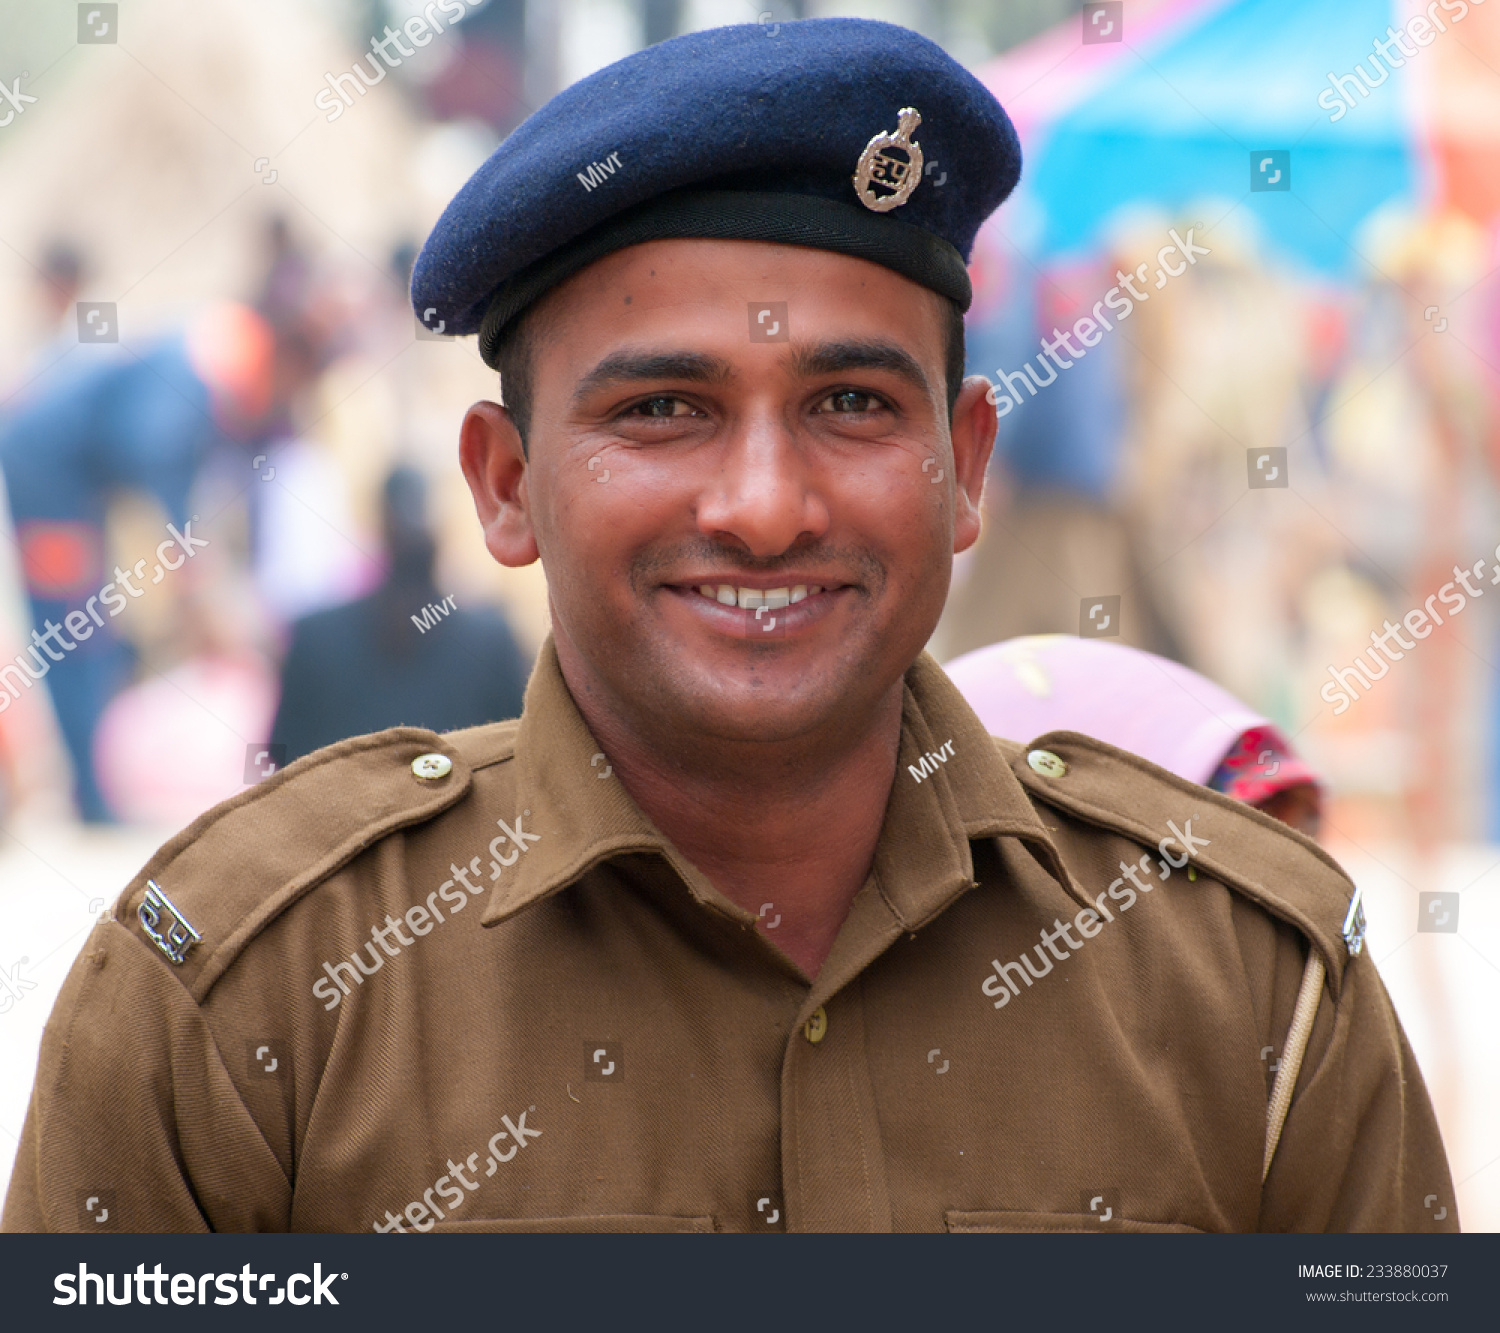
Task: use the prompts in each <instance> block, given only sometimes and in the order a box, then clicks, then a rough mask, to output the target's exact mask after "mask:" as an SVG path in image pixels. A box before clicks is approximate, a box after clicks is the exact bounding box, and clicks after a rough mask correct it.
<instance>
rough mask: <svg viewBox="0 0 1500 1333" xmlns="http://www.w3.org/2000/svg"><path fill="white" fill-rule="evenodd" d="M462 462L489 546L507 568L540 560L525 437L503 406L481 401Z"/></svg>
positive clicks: (464, 434) (462, 445)
mask: <svg viewBox="0 0 1500 1333" xmlns="http://www.w3.org/2000/svg"><path fill="white" fill-rule="evenodd" d="M458 461H459V464H460V466H461V467H462V468H463V470H464V480H465V481H467V482H468V483H469V493H470V494H471V495H473V497H474V509H475V511H476V512H477V513H478V515H479V523H480V526H481V527H482V528H483V529H484V544H485V546H486V547H488V548H489V552H490V554H491V555H492V556H494V557H495V559H496V560H498V561H499V562H500V563H501V564H502V565H510V566H512V567H515V566H520V565H529V564H531V562H532V561H533V560H535V559H536V558H537V554H538V552H537V544H536V533H535V532H534V531H533V529H532V525H531V507H530V496H529V495H528V494H527V486H526V480H527V475H528V474H527V468H526V453H525V450H524V449H523V448H522V447H521V433H520V431H518V430H517V429H516V423H515V422H514V421H512V420H511V416H510V413H509V412H507V411H506V410H505V408H503V407H501V406H500V404H499V403H491V402H478V403H475V404H474V406H473V407H471V408H470V409H469V410H468V411H467V412H466V413H465V414H464V424H463V426H462V427H461V428H460V430H459V434H458Z"/></svg>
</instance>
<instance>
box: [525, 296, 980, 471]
mask: <svg viewBox="0 0 1500 1333" xmlns="http://www.w3.org/2000/svg"><path fill="white" fill-rule="evenodd" d="M938 299H939V300H941V301H942V303H943V306H944V308H945V314H946V319H945V320H944V325H943V375H944V378H945V381H946V386H947V392H948V424H949V425H950V426H951V425H952V424H953V407H954V404H956V403H957V402H958V391H959V389H960V387H962V385H963V380H964V362H965V358H966V355H967V353H966V351H965V348H964V312H963V311H962V310H960V309H959V308H958V303H957V302H956V301H953V300H952V299H950V298H949V297H946V296H942V297H939V298H938ZM540 309H541V302H538V303H537V304H536V305H533V306H531V307H530V308H529V309H527V310H525V311H523V312H522V313H521V314H520V315H519V316H518V317H517V318H516V319H514V320H512V321H511V323H510V326H509V327H508V328H507V329H506V330H505V331H504V332H503V333H502V334H501V335H500V342H499V345H498V346H497V347H496V349H495V362H496V365H497V367H498V368H499V371H500V394H501V399H502V401H503V402H504V404H505V408H506V410H507V411H508V412H509V413H510V418H511V420H512V421H514V422H515V423H516V431H517V433H518V434H519V435H520V436H521V448H522V450H523V451H528V440H527V437H528V435H529V434H530V432H531V394H532V372H533V371H534V370H535V368H536V359H535V357H534V356H533V355H532V345H533V342H534V341H535V339H536V338H537V337H538V336H540V335H541V334H542V332H543V331H544V330H545V328H546V321H545V320H542V321H538V319H537V315H538V312H539V311H540Z"/></svg>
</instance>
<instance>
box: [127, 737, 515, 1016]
mask: <svg viewBox="0 0 1500 1333" xmlns="http://www.w3.org/2000/svg"><path fill="white" fill-rule="evenodd" d="M516 725H517V724H516V723H515V722H502V723H493V724H490V725H488V726H483V727H473V728H469V729H468V730H465V731H457V732H451V733H448V734H447V735H439V734H438V733H436V732H432V731H427V730H425V729H424V728H421V727H392V728H391V729H390V730H388V731H380V732H375V733H373V734H372V735H368V736H356V737H353V738H352V739H350V740H345V741H340V742H338V743H337V744H336V745H330V746H328V747H326V748H325V749H322V750H317V751H314V752H313V753H312V754H310V755H307V756H305V757H303V758H301V759H298V760H297V761H296V762H295V763H292V764H288V765H287V766H286V767H285V768H283V769H281V770H280V771H279V772H276V773H274V774H272V775H271V776H270V777H268V778H266V779H265V780H264V781H263V782H260V783H257V784H256V785H255V786H253V787H250V788H249V789H248V790H246V791H244V792H243V793H241V794H240V795H239V796H235V797H232V798H231V799H230V800H227V801H224V802H223V803H221V804H219V805H216V806H214V807H213V809H211V810H208V811H206V812H205V813H204V814H202V815H200V816H199V817H198V818H197V819H196V820H194V821H193V823H191V824H190V825H188V827H187V828H185V829H183V831H182V832H181V833H179V834H177V835H176V836H175V837H174V838H172V839H171V840H170V841H169V842H167V843H165V844H164V845H163V846H162V847H161V848H160V849H159V850H158V851H157V853H156V854H155V855H154V856H153V857H152V858H151V859H150V860H149V861H148V862H147V863H146V865H145V867H144V868H143V869H142V870H141V871H140V872H139V873H138V874H137V875H136V877H135V878H134V879H133V880H132V881H131V882H130V885H129V886H128V887H127V888H126V890H125V892H124V893H123V894H121V895H120V898H119V900H118V901H117V902H116V903H115V906H114V909H113V915H114V917H115V919H116V920H117V921H118V922H119V923H120V924H121V925H122V926H124V928H125V929H126V930H128V931H130V932H131V933H132V934H134V935H135V936H136V937H137V938H138V939H140V940H141V941H142V942H143V943H144V944H145V945H146V947H147V948H149V949H150V950H151V951H152V952H153V953H155V954H157V956H158V957H159V958H160V959H161V960H162V962H163V964H164V965H165V966H169V967H171V968H172V970H173V972H174V973H175V974H176V975H177V977H178V978H179V980H181V982H182V984H183V985H184V986H185V987H186V988H187V989H188V991H189V992H190V993H191V994H192V996H193V998H194V999H195V1000H197V1001H201V1000H202V999H203V997H204V996H205V995H206V994H207V993H208V991H209V988H210V987H212V986H213V984H214V982H215V981H217V980H218V979H219V977H220V976H222V975H223V973H224V970H225V969H226V968H227V967H228V966H229V965H230V964H231V963H232V962H233V961H234V959H235V957H236V955H238V954H239V952H240V951H241V950H242V949H243V948H244V947H245V945H246V944H247V943H248V942H249V941H250V940H252V939H254V937H255V936H256V935H257V934H259V933H260V932H261V931H262V930H264V929H265V928H266V926H267V925H268V924H269V923H270V922H271V921H273V920H275V918H276V917H277V916H279V915H280V914H281V913H282V912H284V911H285V910H286V909H287V908H288V907H290V906H291V905H292V904H293V903H294V902H296V901H297V900H298V899H299V898H301V897H302V896H303V895H304V894H305V893H307V892H308V891H309V890H311V889H313V888H315V887H316V886H317V885H318V884H319V883H321V882H322V881H324V880H326V879H327V878H328V877H329V876H330V875H332V874H334V873H335V872H336V871H337V870H339V869H340V868H341V867H342V866H344V865H346V864H347V863H348V862H349V861H351V860H353V859H354V857H356V856H357V855H359V853H360V852H362V851H363V850H364V849H365V848H367V847H369V846H370V845H371V844H372V843H375V842H377V841H379V839H381V838H383V837H385V836H386V835H387V834H390V833H392V832H394V831H396V830H397V829H402V828H408V827H411V826H412V825H415V824H420V823H422V822H423V821H425V820H428V819H431V818H432V817H433V816H434V815H436V814H438V813H439V812H441V811H443V810H446V809H448V808H449V807H450V806H452V805H455V804H456V803H457V802H458V801H459V800H460V799H462V797H463V796H464V795H465V793H466V792H467V791H468V790H469V786H470V783H471V780H472V775H473V772H474V770H475V769H476V768H483V767H486V766H487V765H489V764H493V763H496V762H498V761H499V760H502V759H505V758H507V757H509V755H510V754H511V752H512V751H513V750H514V746H515V731H516Z"/></svg>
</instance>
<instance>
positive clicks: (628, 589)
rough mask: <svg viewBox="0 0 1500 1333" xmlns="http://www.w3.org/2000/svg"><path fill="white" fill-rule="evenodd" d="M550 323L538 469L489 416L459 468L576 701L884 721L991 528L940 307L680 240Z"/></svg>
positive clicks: (806, 261) (699, 715) (804, 256)
mask: <svg viewBox="0 0 1500 1333" xmlns="http://www.w3.org/2000/svg"><path fill="white" fill-rule="evenodd" d="M762 311H765V313H762ZM537 314H538V315H539V316H540V319H539V320H537V321H536V323H535V324H534V328H535V334H534V336H533V338H532V357H533V361H532V383H533V398H532V413H531V422H530V430H529V437H528V442H529V453H530V459H529V463H526V464H524V465H523V463H522V461H521V449H520V442H519V438H518V437H517V436H516V434H515V431H514V427H513V426H512V425H511V424H510V422H509V419H508V417H507V415H506V414H505V413H504V410H503V409H501V408H498V407H496V406H495V405H494V404H479V405H476V407H475V408H473V409H471V411H470V414H469V416H468V418H466V420H465V423H464V437H463V444H462V457H463V463H464V468H465V474H466V476H467V477H468V479H469V482H470V487H471V489H472V490H473V491H474V494H475V499H476V503H477V505H478V508H479V513H480V518H481V521H483V523H484V525H485V529H486V539H487V542H488V544H489V546H490V550H491V552H492V553H493V554H494V555H495V557H496V558H497V559H498V560H500V561H501V562H502V563H505V564H512V565H516V564H525V563H529V561H530V560H531V559H533V558H535V556H536V555H537V554H538V553H540V556H541V559H542V564H543V567H544V568H545V570H546V573H547V580H548V587H549V590H550V596H551V609H552V619H553V628H554V635H555V639H556V642H557V648H558V654H559V658H560V660H561V662H562V664H563V668H564V672H565V674H566V676H567V678H568V680H569V684H570V686H571V687H572V688H573V690H574V693H575V695H577V694H578V693H579V692H580V690H582V691H584V692H585V693H588V694H590V695H602V696H603V702H604V703H605V706H606V711H608V712H610V713H612V714H615V715H623V717H622V720H624V718H629V719H631V720H632V721H633V722H634V723H635V725H636V726H637V727H645V728H647V729H650V730H653V731H657V732H661V731H663V730H665V731H667V732H671V731H677V732H679V733H690V734H695V735H698V736H704V737H716V738H719V739H721V740H724V741H731V740H738V741H754V740H784V739H791V738H793V737H799V736H808V735H810V734H814V733H816V732H817V731H818V730H819V729H820V728H821V729H826V728H830V727H838V726H839V725H840V723H841V722H844V721H845V720H850V719H858V718H860V717H866V718H867V717H868V715H869V714H870V712H871V710H872V709H873V708H874V707H876V706H877V704H878V703H879V702H880V701H881V700H882V698H884V697H888V696H889V694H890V691H891V690H892V689H893V688H894V687H895V685H896V682H898V681H899V679H900V677H901V675H902V674H903V673H904V672H905V670H906V669H907V667H909V666H910V664H911V662H912V661H913V660H914V659H915V657H916V656H917V654H918V653H919V652H920V651H921V649H922V646H923V645H924V644H925V643H926V641H927V639H928V637H929V636H930V634H931V632H932V630H933V628H934V626H935V625H936V623H937V620H938V616H939V614H940V613H941V611H942V607H943V602H944V599H945V597H946V595H947V591H948V583H949V575H950V570H951V565H952V557H953V553H954V552H955V551H957V550H963V549H965V548H966V547H967V546H968V545H970V544H971V543H972V542H973V541H974V539H975V537H976V536H977V535H978V514H977V505H978V501H979V494H980V488H981V485H982V481H983V473H984V467H985V464H986V462H987V460H988V456H989V451H990V446H991V444H992V443H993V438H994V420H995V418H994V409H993V407H991V406H990V404H989V403H988V402H987V401H986V400H985V397H984V394H985V389H986V388H987V385H986V383H985V381H984V380H983V379H982V378H977V377H976V378H975V379H974V380H972V381H970V382H968V383H966V385H965V388H964V391H963V393H962V395H961V397H960V402H959V406H958V409H957V411H956V413H955V421H954V427H953V431H952V438H951V440H950V431H949V427H948V413H947V402H946V397H945V381H944V370H943V360H944V336H943V330H944V323H943V303H942V300H941V298H940V297H938V296H936V295H935V294H933V293H932V292H929V291H928V290H926V289H925V288H923V287H920V286H918V285H917V284H915V283H912V282H910V281H908V280H907V279H905V278H902V277H900V276H899V275H897V274H896V273H893V272H891V271H890V270H887V269H885V268H882V267H880V266H878V265H875V264H872V263H867V262H865V261H863V260H858V259H852V258H847V257H844V256H841V255H836V254H832V253H829V252H825V251H820V250H812V249H807V248H802V247H794V246H773V245H769V244H762V243H758V242H743V241H709V240H671V241H657V242H651V243H649V244H645V245H639V246H634V247H631V248H629V249H627V250H623V251H619V252H617V253H616V254H614V255H611V256H609V257H607V258H605V259H603V260H601V261H599V262H597V263H595V264H593V265H591V266H590V267H589V268H587V269H585V270H584V271H583V272H581V273H579V274H577V275H576V276H574V277H573V278H571V279H570V280H569V281H568V282H567V283H565V284H563V285H562V286H560V287H559V288H557V289H556V290H554V291H553V292H551V293H549V295H548V296H547V298H546V299H545V303H544V306H543V308H541V309H539V310H538V312H537Z"/></svg>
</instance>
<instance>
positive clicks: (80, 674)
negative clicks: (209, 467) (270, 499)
mask: <svg viewBox="0 0 1500 1333" xmlns="http://www.w3.org/2000/svg"><path fill="white" fill-rule="evenodd" d="M101 355H102V357H103V359H102V360H101V359H100V357H101ZM276 359H277V358H276V346H275V338H274V335H273V333H272V331H271V328H270V326H269V325H268V324H267V322H266V321H265V320H264V319H263V318H262V317H261V316H260V315H258V314H257V313H255V312H254V311H253V310H250V309H249V308H248V307H246V306H242V305H237V304H234V303H230V302H223V303H218V304H215V305H212V306H209V307H208V308H206V309H205V310H203V311H201V312H200V313H199V314H198V315H197V316H196V317H194V318H193V319H192V320H190V321H189V322H188V323H187V324H186V326H185V327H183V328H181V329H179V330H176V331H174V332H172V333H169V334H167V335H166V336H163V337H161V338H159V339H157V340H156V341H154V342H153V343H151V344H150V345H148V346H147V347H146V348H145V349H144V350H142V351H140V352H136V351H134V350H132V349H128V348H122V349H120V350H119V351H116V350H115V349H113V348H105V347H98V348H81V349H80V348H75V350H73V351H72V352H70V353H68V354H67V355H64V356H62V357H61V358H60V359H58V360H57V361H55V362H54V363H53V364H52V365H51V366H50V367H49V368H48V369H46V370H45V371H43V372H42V374H40V375H39V376H38V377H37V378H36V379H34V380H33V381H32V382H31V383H30V384H28V385H26V386H25V387H24V388H23V389H22V390H21V391H20V392H19V393H18V394H17V395H16V397H15V398H14V399H13V400H12V402H11V404H10V405H9V411H8V412H7V413H6V416H5V418H4V420H3V421H0V470H3V473H4V479H5V489H6V495H7V499H8V502H9V506H10V511H11V517H12V520H13V522H14V525H15V532H16V541H17V544H18V546H19V549H20V564H21V569H22V577H23V580H24V583H25V588H26V593H27V597H28V600H29V602H30V606H31V614H32V619H33V622H34V625H35V627H36V633H35V634H34V635H33V643H34V644H39V643H40V642H41V640H42V639H43V638H44V637H45V638H46V639H49V640H52V641H55V642H56V643H57V644H58V647H59V648H64V647H65V646H66V645H67V644H71V646H70V647H66V651H65V652H62V653H60V654H57V653H54V652H53V651H52V650H51V649H50V648H48V649H46V656H45V657H43V656H42V652H41V651H39V650H38V648H36V647H32V648H28V649H27V650H26V651H25V652H23V653H22V654H21V655H20V656H19V657H17V658H16V662H17V663H18V664H19V665H20V667H21V668H22V669H24V670H25V671H26V673H27V675H28V676H30V677H31V679H32V680H39V679H41V678H42V677H43V676H45V677H46V683H47V687H48V689H49V691H50V694H51V698H52V704H53V709H54V711H55V713H56V715H57V720H58V724H59V728H60V730H61V732H62V738H63V742H64V744H65V745H66V747H67V751H68V754H69V757H70V758H71V760H72V765H73V771H74V785H75V797H76V800H77V804H78V808H79V813H80V814H81V815H82V817H83V818H84V819H85V820H89V821H95V822H98V821H106V820H108V819H109V818H110V814H109V810H108V807H107V805H106V803H105V801H104V798H103V796H102V795H101V793H100V791H99V788H98V785H97V783H96V781H95V777H94V772H93V764H92V759H91V743H92V738H93V734H94V729H95V726H96V725H97V723H98V720H99V716H100V714H101V713H102V711H103V709H104V706H105V705H106V704H107V703H108V702H109V700H110V698H111V697H112V696H113V695H114V694H115V692H116V691H117V690H118V689H120V688H121V686H122V685H124V684H125V683H126V681H127V679H128V677H129V673H130V669H131V663H132V657H131V651H130V648H129V645H128V644H127V643H126V642H125V640H124V639H123V638H122V637H121V636H120V634H119V632H118V629H117V627H116V626H115V623H114V619H113V616H114V612H113V611H112V612H111V615H110V616H109V617H106V618H102V620H103V623H102V624H98V625H93V623H92V622H91V629H90V631H89V633H88V637H86V638H85V637H82V634H83V630H82V627H81V626H80V628H79V630H78V631H76V633H78V634H79V636H80V637H78V638H77V639H76V641H75V640H73V639H71V638H69V639H66V640H65V639H64V637H63V634H62V633H60V632H59V631H58V629H57V628H56V627H58V626H60V625H61V624H62V623H63V622H64V620H65V618H66V616H67V614H68V613H69V612H70V611H75V612H76V611H80V610H81V609H82V608H83V607H84V605H85V604H86V602H87V600H88V599H89V598H90V597H91V596H95V595H99V594H101V592H102V590H103V589H104V588H105V585H107V584H110V583H117V585H118V586H123V587H125V588H126V589H127V590H128V589H129V588H131V587H133V586H134V584H135V580H138V579H139V580H141V581H142V582H145V581H146V580H147V578H149V575H146V576H145V577H143V574H144V570H145V568H146V565H147V564H149V559H148V560H147V561H143V562H138V563H137V564H136V565H135V566H134V567H133V570H134V572H132V570H124V569H121V570H114V569H111V568H109V567H108V565H107V560H106V550H105V519H106V515H107V512H108V509H109V506H110V504H111V502H112V501H113V500H114V499H115V498H116V497H117V496H118V495H119V494H120V493H121V492H124V491H138V492H142V493H144V494H146V495H148V496H151V497H153V498H154V499H155V500H156V501H157V502H158V503H159V504H160V506H161V508H162V510H163V511H164V513H165V516H166V519H167V521H168V522H169V523H171V524H173V525H174V526H175V527H176V528H177V529H178V530H180V531H182V532H183V533H184V535H187V531H188V530H187V526H186V525H188V524H190V523H191V522H192V521H193V517H192V515H191V514H190V513H189V512H188V504H189V499H188V497H189V492H190V490H191V488H192V485H193V480H194V478H195V476H196V475H197V473H198V470H199V469H200V467H201V466H202V465H203V463H204V461H205V459H206V458H207V457H208V455H209V454H210V453H211V452H212V451H213V450H214V449H215V448H216V447H218V446H220V445H223V444H226V443H228V442H229V441H233V440H240V441H247V440H250V439H253V438H254V437H255V434H256V429H257V424H258V423H259V422H260V421H261V420H262V419H263V418H264V417H265V416H266V414H267V413H268V411H269V410H270V408H271V406H272V404H273V401H274V399H275V397H276V395H275V393H274V386H275V381H276V379H277V370H276ZM201 532H202V527H201V525H200V527H199V529H198V534H201ZM198 534H194V535H198ZM169 535H170V534H169V533H168V532H167V531H165V530H164V531H163V533H162V537H163V538H166V537H168V536H169ZM142 554H143V555H147V556H149V553H146V552H143V553H142ZM127 558H128V556H127ZM181 558H182V557H179V559H181ZM158 577H159V576H158ZM136 595H139V594H138V593H137V594H136ZM94 619H95V620H98V619H100V618H99V617H95V618H94ZM33 668H35V669H33ZM11 674H12V675H15V674H16V673H14V672H12V673H11ZM7 692H8V693H11V694H12V695H13V694H14V691H13V690H12V689H10V687H7Z"/></svg>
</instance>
